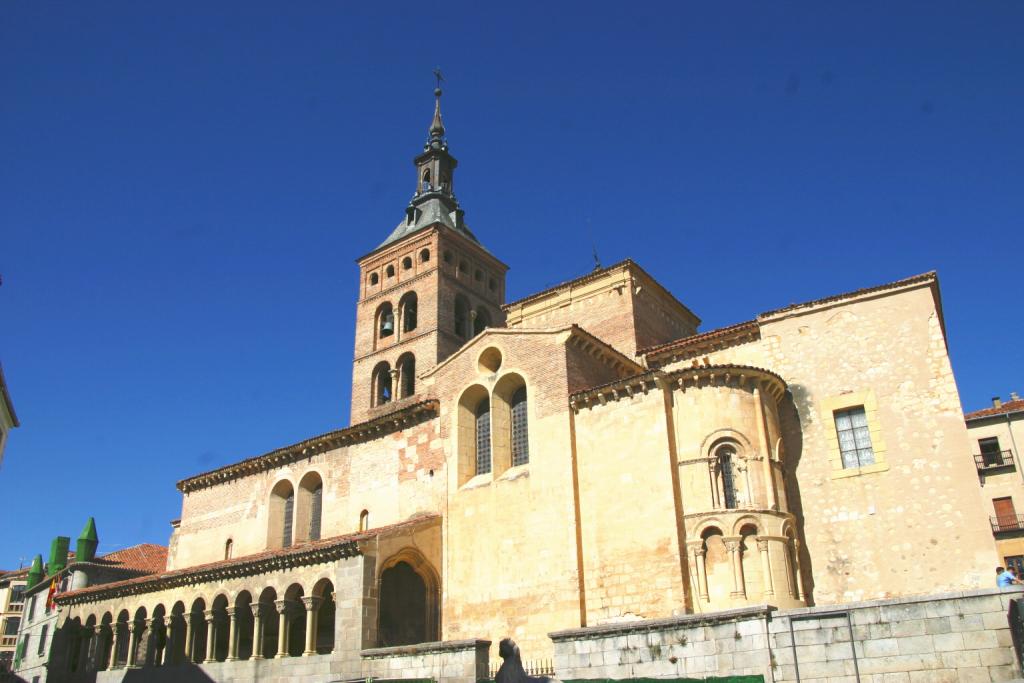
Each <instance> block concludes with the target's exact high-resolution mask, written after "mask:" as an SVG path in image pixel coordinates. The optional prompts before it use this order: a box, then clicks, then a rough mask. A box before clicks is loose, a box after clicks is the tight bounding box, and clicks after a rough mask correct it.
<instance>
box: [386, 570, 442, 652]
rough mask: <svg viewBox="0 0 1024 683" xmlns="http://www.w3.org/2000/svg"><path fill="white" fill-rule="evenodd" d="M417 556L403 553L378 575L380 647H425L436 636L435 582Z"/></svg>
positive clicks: (429, 571)
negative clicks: (417, 645)
mask: <svg viewBox="0 0 1024 683" xmlns="http://www.w3.org/2000/svg"><path fill="white" fill-rule="evenodd" d="M435 577H436V575H435V574H434V572H433V570H432V569H431V568H430V565H429V564H427V562H426V560H424V559H423V558H422V557H421V556H420V555H419V554H418V553H415V552H413V551H403V552H401V553H399V554H398V555H396V556H394V557H393V558H392V559H391V560H390V561H388V562H386V563H385V565H384V570H383V571H382V572H381V575H380V593H379V595H380V612H379V617H378V628H377V640H378V642H379V644H380V646H381V647H391V646H396V645H412V644H415V643H426V642H430V641H433V640H436V639H437V634H438V621H439V619H438V616H439V612H438V600H437V595H438V582H437V579H436V578H435Z"/></svg>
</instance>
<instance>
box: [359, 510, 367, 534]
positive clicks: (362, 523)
mask: <svg viewBox="0 0 1024 683" xmlns="http://www.w3.org/2000/svg"><path fill="white" fill-rule="evenodd" d="M369 528H370V511H369V510H363V511H362V512H360V513H359V530H360V531H366V530H367V529H369Z"/></svg>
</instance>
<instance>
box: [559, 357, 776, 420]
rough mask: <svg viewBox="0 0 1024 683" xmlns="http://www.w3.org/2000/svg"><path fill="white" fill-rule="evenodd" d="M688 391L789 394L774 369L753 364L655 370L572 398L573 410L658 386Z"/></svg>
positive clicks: (579, 392) (581, 392) (587, 390)
mask: <svg viewBox="0 0 1024 683" xmlns="http://www.w3.org/2000/svg"><path fill="white" fill-rule="evenodd" d="M659 384H661V385H662V386H665V387H669V388H672V389H679V390H681V391H687V390H689V389H694V388H698V389H699V388H702V387H705V386H735V387H747V386H750V387H751V388H753V387H760V388H761V389H762V390H764V391H767V392H768V393H770V394H771V395H772V396H773V397H774V398H775V400H776V401H778V400H781V399H782V397H783V396H784V395H785V393H786V382H785V380H783V379H782V378H781V377H779V376H778V375H776V374H775V373H774V372H772V371H771V370H765V369H764V368H756V367H753V366H750V365H703V366H700V367H693V368H684V369H682V370H675V371H673V372H661V371H660V370H651V371H650V372H646V373H644V374H642V375H635V376H633V377H627V378H626V379H621V380H618V381H615V382H609V383H607V384H602V385H599V386H596V387H591V388H590V389H584V390H582V391H577V392H575V393H573V394H570V395H569V407H570V408H572V409H573V410H574V411H576V412H577V413H578V412H579V411H580V409H582V408H589V407H591V406H593V405H594V404H600V405H604V404H606V403H608V402H609V401H618V400H619V399H621V398H623V397H626V398H632V397H633V395H634V394H637V393H643V394H646V393H648V392H649V391H651V390H653V389H656V388H657V387H658V385H659Z"/></svg>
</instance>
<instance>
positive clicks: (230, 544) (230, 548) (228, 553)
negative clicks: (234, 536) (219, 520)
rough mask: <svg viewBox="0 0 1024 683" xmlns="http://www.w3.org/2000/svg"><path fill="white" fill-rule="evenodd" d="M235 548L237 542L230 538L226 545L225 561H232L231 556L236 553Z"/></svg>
mask: <svg viewBox="0 0 1024 683" xmlns="http://www.w3.org/2000/svg"><path fill="white" fill-rule="evenodd" d="M234 546H235V542H234V541H232V540H231V539H230V538H229V539H228V540H227V542H226V543H225V544H224V559H225V560H230V559H231V555H232V553H233V552H234V549H235V548H234Z"/></svg>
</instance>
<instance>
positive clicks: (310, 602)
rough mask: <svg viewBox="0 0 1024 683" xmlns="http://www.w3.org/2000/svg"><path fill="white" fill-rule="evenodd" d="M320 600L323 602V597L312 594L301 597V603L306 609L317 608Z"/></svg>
mask: <svg viewBox="0 0 1024 683" xmlns="http://www.w3.org/2000/svg"><path fill="white" fill-rule="evenodd" d="M321 602H323V598H321V597H317V596H314V595H311V596H309V597H306V598H302V604H303V605H305V607H306V609H307V610H310V609H317V608H318V607H320V603H321Z"/></svg>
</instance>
